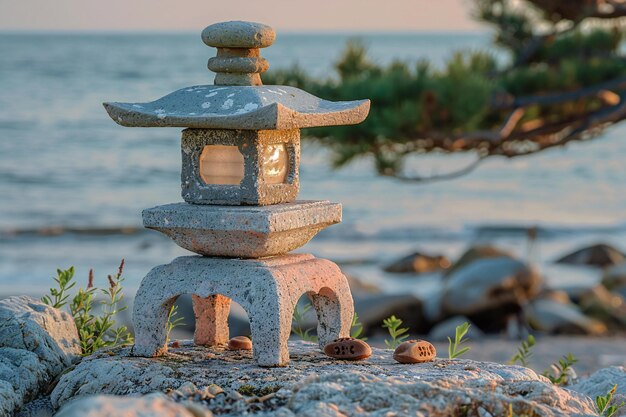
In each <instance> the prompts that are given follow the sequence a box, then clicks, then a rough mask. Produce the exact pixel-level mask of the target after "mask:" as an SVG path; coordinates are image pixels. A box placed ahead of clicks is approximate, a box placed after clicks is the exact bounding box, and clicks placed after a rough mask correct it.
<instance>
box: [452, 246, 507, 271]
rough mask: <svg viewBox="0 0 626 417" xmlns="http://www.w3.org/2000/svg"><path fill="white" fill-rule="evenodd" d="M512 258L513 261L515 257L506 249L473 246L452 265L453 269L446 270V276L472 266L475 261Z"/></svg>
mask: <svg viewBox="0 0 626 417" xmlns="http://www.w3.org/2000/svg"><path fill="white" fill-rule="evenodd" d="M502 257H504V258H511V259H513V255H512V254H511V253H510V252H509V251H506V250H504V249H500V248H498V247H496V246H489V245H477V246H472V247H470V248H469V249H467V250H466V251H465V252H464V253H463V254H462V255H461V256H460V257H459V259H457V261H456V262H455V263H454V264H453V265H452V267H451V268H449V269H448V270H446V272H445V276H446V277H449V276H450V275H452V273H454V272H456V271H457V270H459V269H461V268H463V267H465V266H467V265H469V264H471V263H472V262H474V261H477V260H479V259H488V258H502Z"/></svg>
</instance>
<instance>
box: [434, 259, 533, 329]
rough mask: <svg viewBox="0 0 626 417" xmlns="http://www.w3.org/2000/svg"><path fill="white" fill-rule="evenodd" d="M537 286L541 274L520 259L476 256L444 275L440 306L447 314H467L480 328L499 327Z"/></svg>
mask: <svg viewBox="0 0 626 417" xmlns="http://www.w3.org/2000/svg"><path fill="white" fill-rule="evenodd" d="M541 285H542V279H541V276H540V275H539V274H538V273H537V272H536V271H535V270H534V269H532V268H530V267H529V266H527V265H526V264H524V263H523V262H520V261H518V260H515V259H511V258H509V257H498V258H487V259H478V260H476V261H473V262H471V263H470V264H468V265H466V266H464V267H463V268H460V269H458V270H457V271H456V272H454V273H453V274H451V275H450V276H449V277H448V279H447V281H446V284H445V288H444V291H443V295H442V309H443V311H444V313H446V314H447V315H464V316H468V317H469V318H470V319H472V320H473V321H475V322H476V324H478V325H479V326H480V327H481V328H482V329H485V330H499V329H501V328H503V327H504V324H505V323H504V321H505V319H506V317H507V316H508V315H510V314H511V313H516V312H518V311H519V310H520V308H521V307H520V306H521V305H523V304H524V303H526V302H527V300H529V299H532V298H533V297H534V296H535V295H537V294H538V292H539V290H540V287H541Z"/></svg>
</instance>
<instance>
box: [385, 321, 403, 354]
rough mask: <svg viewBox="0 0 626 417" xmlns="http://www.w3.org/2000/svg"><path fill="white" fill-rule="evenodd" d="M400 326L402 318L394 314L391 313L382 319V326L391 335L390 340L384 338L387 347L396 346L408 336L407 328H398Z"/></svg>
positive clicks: (393, 347) (392, 347)
mask: <svg viewBox="0 0 626 417" xmlns="http://www.w3.org/2000/svg"><path fill="white" fill-rule="evenodd" d="M400 326H402V320H400V319H399V318H397V317H396V316H393V315H392V316H391V317H388V318H386V319H384V320H383V327H384V328H385V329H387V330H388V331H389V335H390V336H391V340H387V339H385V344H386V345H387V347H388V348H389V349H395V348H397V347H398V345H399V344H400V343H402V342H403V341H404V340H405V339H406V338H408V337H409V335H408V331H409V329H408V328H406V327H404V328H400Z"/></svg>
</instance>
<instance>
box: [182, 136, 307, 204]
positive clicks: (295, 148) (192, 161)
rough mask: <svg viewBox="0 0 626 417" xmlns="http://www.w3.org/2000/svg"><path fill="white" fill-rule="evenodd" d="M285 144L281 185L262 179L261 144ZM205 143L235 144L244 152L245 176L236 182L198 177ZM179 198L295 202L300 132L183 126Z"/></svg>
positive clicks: (216, 201) (209, 201)
mask: <svg viewBox="0 0 626 417" xmlns="http://www.w3.org/2000/svg"><path fill="white" fill-rule="evenodd" d="M274 144H285V147H286V150H287V155H288V164H289V168H288V170H287V177H286V179H285V182H284V183H283V184H267V183H266V182H265V180H264V178H263V172H264V165H263V164H264V161H263V158H262V157H261V152H262V147H264V146H267V145H274ZM207 145H227V146H228V145H230V146H237V147H238V148H239V151H240V152H241V154H242V155H243V160H244V170H245V172H244V178H243V180H242V181H241V183H240V184H239V185H225V184H206V183H205V182H204V181H203V180H202V178H201V176H200V154H201V153H202V150H203V149H204V147H205V146H207ZM181 150H182V171H181V188H182V193H181V194H182V197H183V199H184V200H185V201H186V202H188V203H195V204H227V205H240V204H247V205H263V206H264V205H268V204H279V203H290V202H293V201H295V199H296V197H297V196H298V191H299V189H300V180H299V174H298V170H299V167H300V131H299V130H298V129H291V130H280V131H274V130H258V131H252V130H224V129H185V130H183V136H182V141H181Z"/></svg>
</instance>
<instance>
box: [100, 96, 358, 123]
mask: <svg viewBox="0 0 626 417" xmlns="http://www.w3.org/2000/svg"><path fill="white" fill-rule="evenodd" d="M104 108H105V109H106V111H107V112H108V113H109V116H111V118H112V119H113V120H114V121H115V122H116V123H118V124H120V125H122V126H128V127H193V128H201V129H243V130H264V129H273V130H287V129H298V128H303V127H314V126H335V125H352V124H358V123H361V122H362V121H363V120H365V118H366V117H367V114H368V113H369V108H370V101H369V100H356V101H338V102H331V101H327V100H322V99H320V98H317V97H315V96H314V95H312V94H309V93H307V92H305V91H302V90H300V89H298V88H295V87H289V86H273V85H270V86H237V87H224V86H218V85H198V86H193V87H188V88H182V89H180V90H177V91H175V92H173V93H171V94H168V95H166V96H164V97H162V98H160V99H158V100H155V101H152V102H149V103H116V102H111V103H104Z"/></svg>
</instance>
